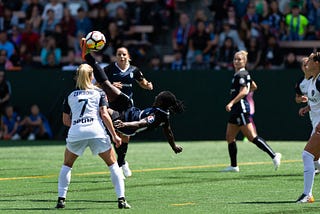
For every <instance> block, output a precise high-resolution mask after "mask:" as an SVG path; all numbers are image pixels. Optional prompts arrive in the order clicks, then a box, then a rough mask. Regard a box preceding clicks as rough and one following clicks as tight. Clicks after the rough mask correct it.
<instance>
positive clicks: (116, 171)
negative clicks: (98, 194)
mask: <svg viewBox="0 0 320 214" xmlns="http://www.w3.org/2000/svg"><path fill="white" fill-rule="evenodd" d="M109 170H110V174H111V181H112V184H113V186H114V190H115V191H116V194H117V197H118V198H121V197H124V180H123V176H122V174H121V171H120V168H119V165H118V163H117V162H115V163H114V164H112V165H111V166H109Z"/></svg>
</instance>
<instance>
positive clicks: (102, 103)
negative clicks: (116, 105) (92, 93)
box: [99, 91, 108, 107]
mask: <svg viewBox="0 0 320 214" xmlns="http://www.w3.org/2000/svg"><path fill="white" fill-rule="evenodd" d="M101 106H107V107H108V102H107V97H106V94H105V93H104V92H103V91H101V92H100V102H99V107H101Z"/></svg>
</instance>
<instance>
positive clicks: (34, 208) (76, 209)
mask: <svg viewBox="0 0 320 214" xmlns="http://www.w3.org/2000/svg"><path fill="white" fill-rule="evenodd" d="M11 201H12V202H14V201H29V202H33V203H52V207H33V208H27V207H26V208H23V207H19V208H15V207H10V208H0V212H1V210H7V211H12V210H16V211H19V210H20V211H23V210H25V211H27V210H34V211H36V210H57V209H56V208H55V207H54V206H55V203H56V200H43V199H39V200H37V199H34V200H27V199H22V200H16V199H12V200H10V199H1V200H0V202H11ZM68 203H90V204H92V203H97V204H111V203H112V204H116V203H117V201H114V200H113V201H111V200H110V201H107V200H85V199H81V200H68ZM66 209H67V210H75V211H83V210H89V208H68V207H67V208H66Z"/></svg>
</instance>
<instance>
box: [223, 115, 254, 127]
mask: <svg viewBox="0 0 320 214" xmlns="http://www.w3.org/2000/svg"><path fill="white" fill-rule="evenodd" d="M228 122H229V123H231V124H235V125H238V126H243V125H247V124H249V123H251V120H250V114H249V113H241V114H231V115H230V118H229V121H228Z"/></svg>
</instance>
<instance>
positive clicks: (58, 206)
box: [56, 197, 66, 209]
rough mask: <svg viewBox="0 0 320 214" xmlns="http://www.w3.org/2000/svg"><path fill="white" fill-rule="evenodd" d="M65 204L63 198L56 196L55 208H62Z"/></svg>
mask: <svg viewBox="0 0 320 214" xmlns="http://www.w3.org/2000/svg"><path fill="white" fill-rule="evenodd" d="M65 206H66V203H65V198H61V197H59V198H58V202H57V205H56V208H57V209H62V208H65Z"/></svg>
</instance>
